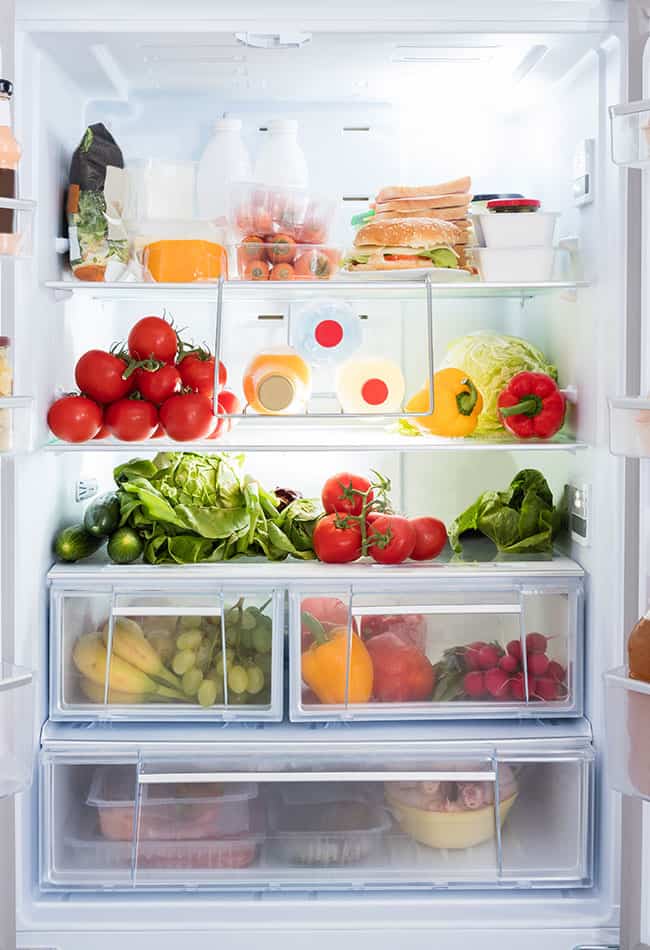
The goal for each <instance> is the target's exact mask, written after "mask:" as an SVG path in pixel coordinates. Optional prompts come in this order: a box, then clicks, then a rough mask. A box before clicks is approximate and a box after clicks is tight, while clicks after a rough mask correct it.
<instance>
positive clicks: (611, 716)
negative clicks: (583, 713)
mask: <svg viewBox="0 0 650 950" xmlns="http://www.w3.org/2000/svg"><path fill="white" fill-rule="evenodd" d="M605 688H606V716H605V723H606V728H607V749H608V766H607V771H608V775H609V778H610V784H611V785H612V786H613V788H615V789H617V790H618V791H619V792H623V794H625V795H632V796H634V797H636V798H644V799H645V800H646V801H650V742H649V741H648V736H650V683H644V682H643V681H641V680H633V679H630V677H629V676H628V675H627V669H626V668H625V667H622V666H621V667H619V668H618V669H615V670H611V671H610V672H609V673H605Z"/></svg>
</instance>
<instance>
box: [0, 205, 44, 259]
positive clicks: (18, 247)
mask: <svg viewBox="0 0 650 950" xmlns="http://www.w3.org/2000/svg"><path fill="white" fill-rule="evenodd" d="M35 211H36V202H35V201H28V200H26V199H20V198H0V257H8V258H12V257H13V258H28V257H31V256H32V235H33V230H34V213H35Z"/></svg>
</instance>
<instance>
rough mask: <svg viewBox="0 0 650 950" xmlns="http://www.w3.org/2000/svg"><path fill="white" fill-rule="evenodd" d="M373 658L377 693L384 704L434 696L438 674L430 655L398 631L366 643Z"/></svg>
mask: <svg viewBox="0 0 650 950" xmlns="http://www.w3.org/2000/svg"><path fill="white" fill-rule="evenodd" d="M366 648H367V650H368V653H369V654H370V657H371V659H372V670H373V689H372V692H373V696H374V697H375V699H376V700H377V701H378V702H380V703H416V702H422V700H425V699H431V694H432V693H433V686H434V680H435V673H434V669H433V666H432V665H431V662H430V660H429V659H428V657H426V656H425V655H424V653H422V651H421V650H418V649H417V647H414V646H410V645H409V644H407V643H404V641H403V640H401V639H400V638H399V637H397V636H395V634H394V633H382V634H380V636H378V637H373V638H372V639H371V640H368V641H367V643H366Z"/></svg>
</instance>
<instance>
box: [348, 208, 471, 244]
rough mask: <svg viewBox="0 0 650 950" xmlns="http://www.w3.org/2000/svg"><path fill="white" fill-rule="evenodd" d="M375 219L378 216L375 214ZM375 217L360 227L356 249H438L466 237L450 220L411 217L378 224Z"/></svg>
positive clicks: (355, 242)
mask: <svg viewBox="0 0 650 950" xmlns="http://www.w3.org/2000/svg"><path fill="white" fill-rule="evenodd" d="M375 218H376V215H375ZM375 218H371V220H370V221H369V222H368V223H367V224H364V225H363V227H361V228H359V230H358V231H357V234H356V237H355V239H354V246H355V247H365V246H367V245H374V246H376V247H405V248H408V247H412V248H415V249H418V248H425V249H427V250H431V249H432V248H436V247H453V245H454V244H461V243H464V242H463V237H466V235H465V234H464V232H463V231H461V229H460V228H457V227H456V225H455V224H452V223H451V221H443V220H440V219H439V218H408V219H404V220H401V219H400V220H398V221H395V220H391V219H388V220H384V221H376V220H375Z"/></svg>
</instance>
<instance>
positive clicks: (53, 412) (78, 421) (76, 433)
mask: <svg viewBox="0 0 650 950" xmlns="http://www.w3.org/2000/svg"><path fill="white" fill-rule="evenodd" d="M102 422H103V415H102V410H101V408H100V407H99V406H98V405H97V403H96V402H93V400H92V399H88V397H87V396H74V395H71V396H62V397H61V398H60V399H57V400H56V402H53V403H52V405H51V406H50V408H49V411H48V414H47V424H48V426H49V427H50V429H51V430H52V432H53V433H54V435H55V436H56V437H57V439H62V440H63V441H64V442H86V441H87V440H88V439H94V438H95V436H96V435H97V433H98V432H99V431H100V429H101V428H102Z"/></svg>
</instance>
